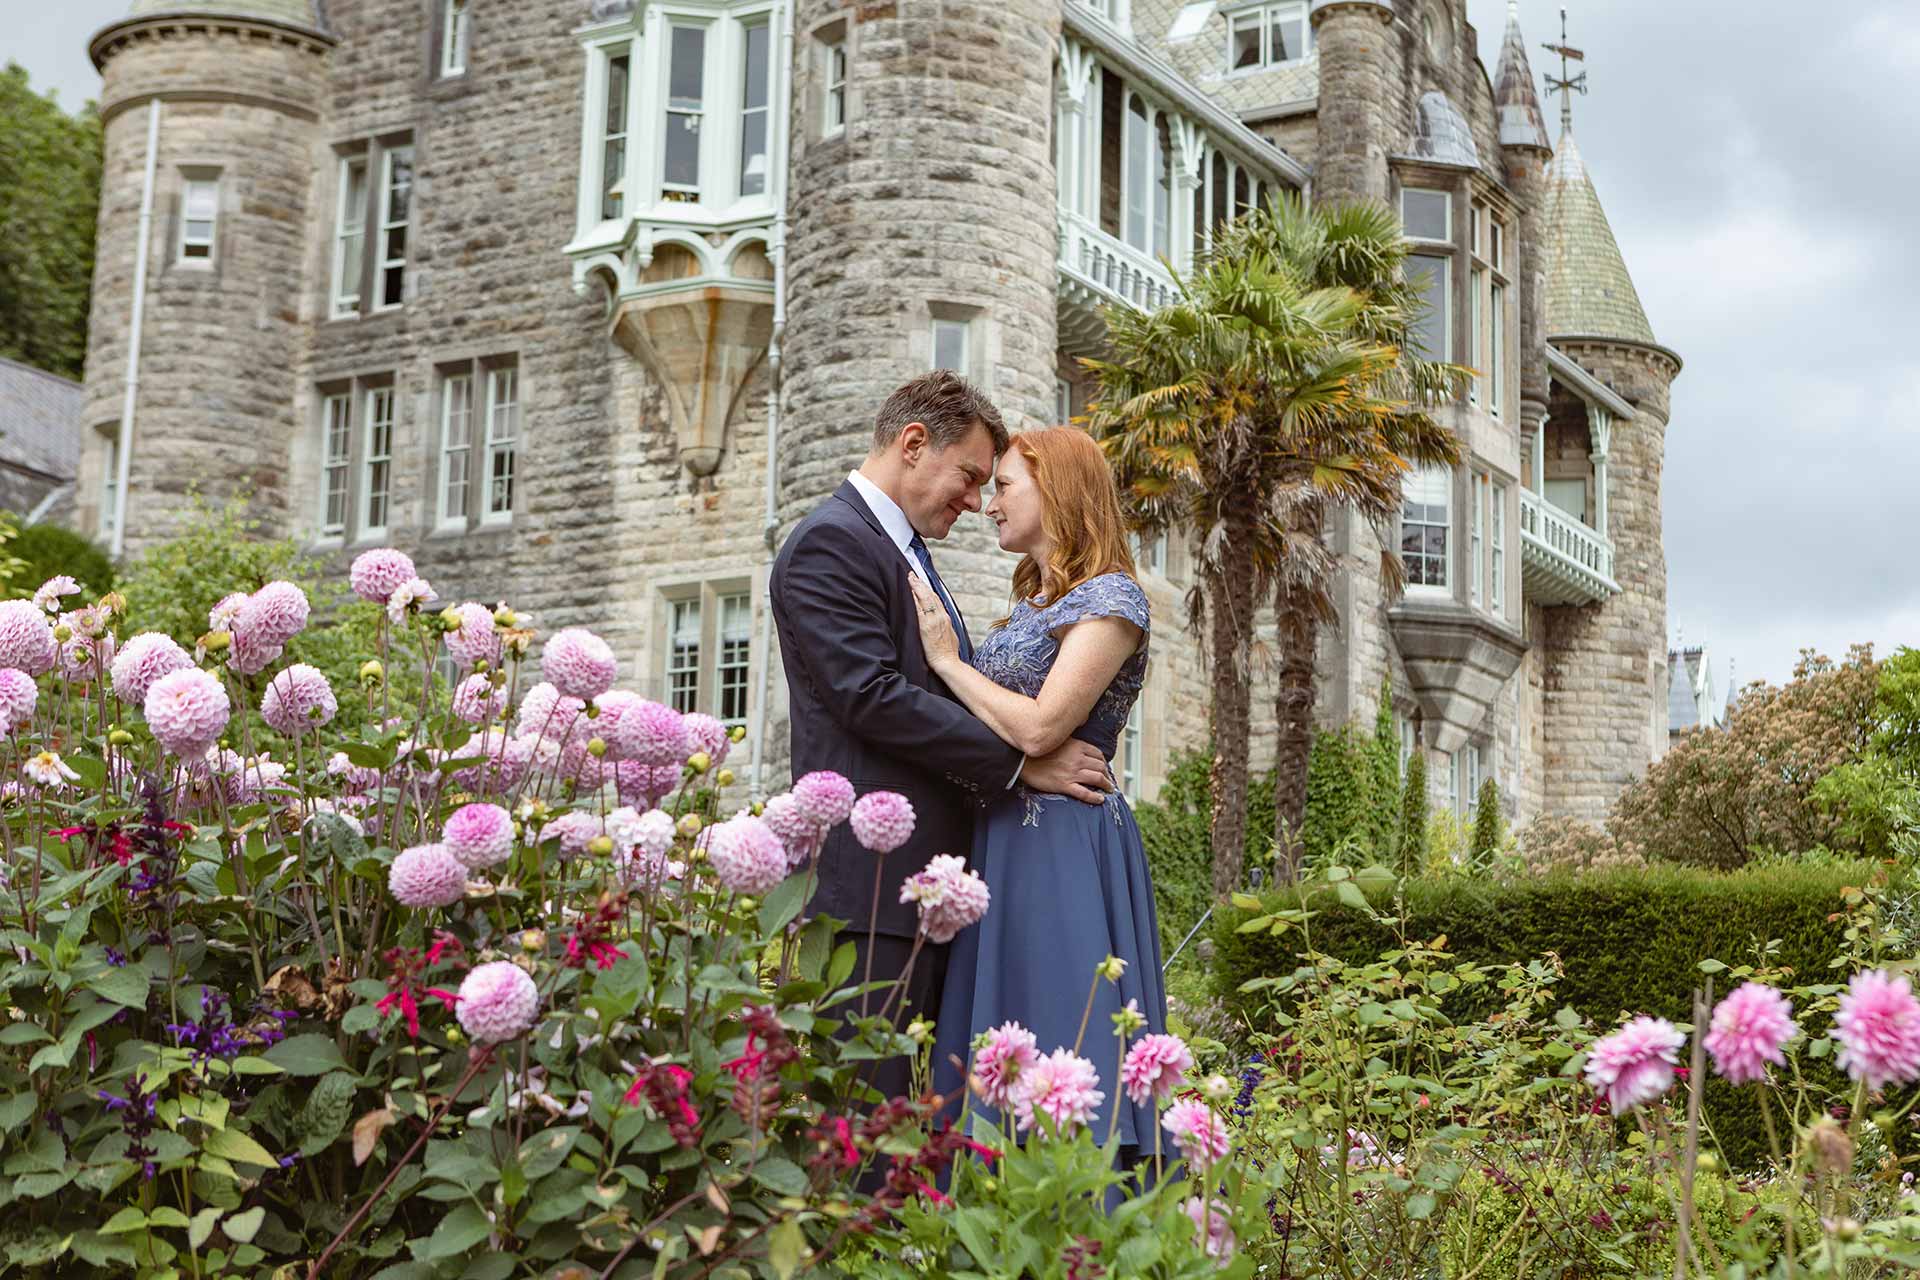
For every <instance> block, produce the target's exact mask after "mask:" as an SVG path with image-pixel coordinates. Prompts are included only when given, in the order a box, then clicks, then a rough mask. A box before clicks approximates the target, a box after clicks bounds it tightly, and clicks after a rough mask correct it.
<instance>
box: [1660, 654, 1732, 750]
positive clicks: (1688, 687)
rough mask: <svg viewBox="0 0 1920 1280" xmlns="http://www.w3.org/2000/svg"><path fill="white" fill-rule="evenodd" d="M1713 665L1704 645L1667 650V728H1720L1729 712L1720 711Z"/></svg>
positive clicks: (1675, 729) (1670, 731) (1676, 730)
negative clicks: (1716, 707)
mask: <svg viewBox="0 0 1920 1280" xmlns="http://www.w3.org/2000/svg"><path fill="white" fill-rule="evenodd" d="M1715 700H1716V695H1715V693H1714V688H1713V667H1712V665H1711V663H1710V660H1709V659H1708V658H1707V651H1706V649H1705V648H1704V647H1700V648H1687V649H1669V650H1667V731H1668V732H1669V733H1678V732H1679V731H1680V730H1682V729H1693V728H1718V727H1720V726H1722V725H1724V724H1725V723H1726V713H1725V712H1724V711H1719V712H1716V711H1715V709H1714V706H1713V704H1714V702H1715Z"/></svg>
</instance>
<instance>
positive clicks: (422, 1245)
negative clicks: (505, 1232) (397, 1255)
mask: <svg viewBox="0 0 1920 1280" xmlns="http://www.w3.org/2000/svg"><path fill="white" fill-rule="evenodd" d="M492 1230H493V1225H492V1224H491V1223H489V1222H488V1221H487V1217H486V1215H485V1214H483V1213H481V1212H480V1210H479V1209H478V1208H476V1207H475V1206H473V1205H472V1204H460V1205H456V1206H454V1209H453V1211H452V1212H451V1213H449V1214H447V1216H446V1217H444V1218H442V1219H440V1225H439V1226H437V1227H435V1228H434V1229H433V1234H432V1235H430V1236H428V1237H427V1238H426V1239H424V1240H416V1241H414V1242H413V1256H414V1257H415V1258H416V1259H417V1260H419V1261H421V1262H430V1261H432V1260H433V1259H435V1258H451V1257H453V1256H455V1255H456V1254H462V1253H465V1252H466V1251H467V1250H469V1249H471V1248H473V1246H475V1245H477V1244H479V1243H480V1242H481V1241H482V1240H485V1239H486V1238H487V1236H488V1235H489V1234H490V1233H491V1232H492Z"/></svg>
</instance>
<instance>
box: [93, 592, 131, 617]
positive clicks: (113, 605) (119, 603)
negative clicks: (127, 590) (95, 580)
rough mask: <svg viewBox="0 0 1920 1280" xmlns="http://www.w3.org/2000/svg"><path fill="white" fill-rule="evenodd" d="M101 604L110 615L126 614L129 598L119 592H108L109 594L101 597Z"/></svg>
mask: <svg viewBox="0 0 1920 1280" xmlns="http://www.w3.org/2000/svg"><path fill="white" fill-rule="evenodd" d="M99 603H100V607H101V608H102V609H105V610H106V611H107V612H108V613H125V612H126V611H127V598H126V597H125V596H123V595H121V594H120V593H119V592H118V591H109V592H107V594H105V595H103V596H101V597H100V602H99Z"/></svg>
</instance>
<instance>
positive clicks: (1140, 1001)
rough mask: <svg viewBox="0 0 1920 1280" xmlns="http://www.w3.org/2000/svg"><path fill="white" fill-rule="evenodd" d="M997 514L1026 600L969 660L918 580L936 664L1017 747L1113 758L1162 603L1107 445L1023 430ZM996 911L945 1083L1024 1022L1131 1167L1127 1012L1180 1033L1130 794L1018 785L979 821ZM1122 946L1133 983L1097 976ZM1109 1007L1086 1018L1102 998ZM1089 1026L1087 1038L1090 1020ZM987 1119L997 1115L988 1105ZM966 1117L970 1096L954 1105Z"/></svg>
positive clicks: (978, 939)
mask: <svg viewBox="0 0 1920 1280" xmlns="http://www.w3.org/2000/svg"><path fill="white" fill-rule="evenodd" d="M994 490H995V492H994V497H993V501H992V502H991V503H989V504H988V506H987V509H986V514H987V515H988V516H989V517H990V518H991V519H992V520H993V521H994V523H995V524H997V525H998V526H999V531H1000V546H1001V548H1002V549H1003V550H1007V551H1013V552H1018V553H1020V555H1021V557H1022V558H1021V560H1020V563H1019V565H1018V567H1016V568H1015V570H1014V575H1013V604H1012V612H1011V613H1010V614H1009V616H1008V617H1006V618H1004V619H1002V620H1001V621H1000V622H997V623H995V624H994V627H993V630H992V631H991V632H990V633H989V635H988V637H987V639H986V640H985V641H984V642H983V643H981V644H980V645H979V646H978V648H977V649H976V650H975V652H974V656H973V662H972V664H971V665H969V664H968V663H966V662H963V661H962V660H961V659H960V657H959V652H958V646H957V644H956V643H955V640H954V636H953V629H952V626H951V624H950V623H949V622H948V620H947V612H946V610H945V609H944V608H943V607H942V606H941V605H940V602H939V600H938V598H937V597H935V596H934V595H933V593H932V592H931V591H928V590H927V589H926V586H925V584H924V583H922V582H920V581H919V580H918V578H917V577H916V578H915V579H914V582H913V585H914V591H915V594H916V595H917V596H918V597H919V600H920V608H919V612H918V618H919V623H920V629H921V634H922V638H923V640H924V641H925V643H926V651H927V656H928V659H929V661H930V663H931V664H932V667H933V671H934V673H935V674H936V675H938V676H939V677H940V679H941V680H943V681H944V682H945V683H946V685H947V687H948V688H949V689H951V690H952V691H953V693H954V696H956V697H957V698H959V699H960V701H961V702H963V703H964V704H965V705H966V707H967V709H968V710H970V711H972V712H973V714H974V715H976V716H978V717H979V718H980V719H981V720H982V721H984V722H985V723H986V724H987V725H988V727H990V728H991V729H993V731H994V732H995V733H997V734H999V736H1000V737H1001V738H1002V739H1004V740H1005V741H1006V742H1007V743H1009V744H1011V745H1012V746H1015V747H1018V748H1019V749H1020V750H1022V751H1024V752H1026V753H1027V754H1028V755H1042V754H1044V753H1046V752H1048V751H1051V750H1053V749H1054V748H1055V747H1057V746H1058V745H1059V744H1060V743H1062V742H1064V741H1066V739H1067V738H1069V737H1075V738H1079V739H1081V740H1082V741H1085V742H1089V743H1091V744H1093V745H1094V746H1095V747H1097V748H1098V749H1099V750H1100V751H1101V752H1102V753H1104V754H1105V755H1106V756H1107V757H1108V758H1109V759H1111V758H1112V757H1113V753H1114V748H1115V747H1116V746H1117V745H1118V743H1119V739H1120V734H1121V732H1122V730H1123V729H1124V728H1125V726H1126V723H1127V716H1128V714H1129V713H1130V712H1131V711H1132V709H1133V703H1134V700H1135V699H1136V698H1138V697H1139V695H1140V686H1141V682H1142V680H1143V678H1144V677H1145V674H1146V668H1147V637H1148V617H1147V597H1146V593H1145V592H1143V591H1142V590H1141V589H1140V584H1139V583H1138V582H1136V581H1135V580H1134V577H1133V574H1134V566H1133V556H1132V553H1131V551H1130V550H1129V547H1128V539H1127V530H1126V525H1125V522H1124V520H1123V518H1122V516H1121V512H1120V496H1119V492H1118V490H1117V488H1116V486H1115V484H1114V479H1113V472H1112V470H1111V468H1110V467H1109V466H1108V465H1107V461H1106V459H1105V458H1104V457H1103V456H1102V454H1101V452H1100V448H1099V446H1098V445H1096V444H1095V443H1094V442H1093V440H1092V439H1091V438H1090V437H1088V436H1087V435H1086V434H1085V433H1084V432H1082V431H1079V430H1077V429H1075V428H1072V427H1049V428H1046V429H1044V430H1038V431H1029V432H1024V433H1022V434H1020V435H1017V436H1015V437H1014V439H1013V442H1012V444H1011V446H1010V447H1009V448H1008V449H1007V451H1006V452H1005V453H1004V454H1002V455H1001V457H1000V460H999V464H998V466H997V467H996V468H995V472H994ZM969 861H970V863H971V865H972V867H973V869H974V870H976V871H978V872H979V873H980V875H981V877H982V878H983V879H984V880H985V881H986V883H987V887H988V889H989V891H990V892H991V895H992V897H991V904H990V906H989V907H988V909H987V913H986V915H985V916H984V917H983V918H982V919H981V921H980V923H979V924H977V925H974V926H973V927H972V928H969V929H966V930H964V931H962V932H961V933H960V935H959V936H958V937H956V938H955V939H954V941H953V946H952V950H951V952H950V953H949V957H948V964H947V975H946V985H945V989H944V991H943V993H942V995H941V1003H940V1019H939V1024H938V1028H937V1031H936V1035H935V1049H934V1058H933V1067H934V1076H933V1081H934V1088H935V1089H937V1090H939V1091H940V1092H942V1093H945V1094H948V1095H949V1096H951V1097H954V1098H956V1099H957V1098H958V1097H959V1096H960V1092H959V1091H960V1090H962V1089H963V1087H964V1080H965V1076H964V1075H963V1073H962V1071H961V1069H960V1068H959V1067H958V1066H956V1065H955V1063H954V1059H958V1060H959V1061H960V1062H969V1061H970V1055H969V1049H970V1045H971V1043H972V1041H973V1038H974V1037H975V1036H976V1035H977V1034H979V1033H980V1032H981V1031H984V1030H986V1029H988V1028H990V1027H996V1026H999V1025H1000V1024H1002V1023H1006V1022H1017V1023H1019V1024H1020V1025H1021V1026H1023V1027H1025V1028H1027V1029H1028V1030H1029V1031H1031V1032H1033V1034H1034V1036H1035V1037H1036V1039H1037V1040H1038V1042H1039V1051H1040V1052H1041V1053H1042V1054H1047V1053H1050V1052H1052V1051H1053V1050H1054V1049H1055V1048H1068V1049H1071V1048H1073V1047H1074V1044H1075V1042H1076V1040H1078V1041H1079V1045H1080V1048H1079V1052H1080V1053H1081V1055H1082V1056H1083V1057H1085V1058H1087V1059H1088V1060H1090V1061H1091V1062H1092V1063H1093V1064H1094V1066H1095V1067H1096V1069H1097V1070H1098V1071H1099V1073H1100V1088H1101V1090H1102V1092H1104V1094H1105V1095H1106V1096H1105V1098H1104V1099H1103V1101H1102V1102H1101V1104H1100V1106H1099V1109H1098V1113H1097V1115H1096V1116H1095V1117H1094V1118H1093V1121H1092V1130H1093V1135H1094V1137H1095V1138H1096V1139H1097V1140H1099V1141H1102V1142H1104V1141H1106V1139H1107V1135H1108V1133H1109V1126H1110V1125H1111V1124H1112V1123H1113V1117H1114V1109H1115V1108H1116V1107H1117V1108H1118V1109H1119V1121H1118V1123H1119V1129H1118V1132H1119V1136H1120V1142H1121V1144H1122V1146H1123V1148H1124V1147H1132V1148H1133V1149H1134V1150H1133V1152H1126V1151H1124V1150H1123V1152H1122V1160H1123V1163H1127V1162H1131V1160H1132V1159H1133V1158H1134V1157H1135V1155H1136V1154H1137V1153H1138V1152H1140V1151H1142V1150H1151V1149H1152V1147H1153V1134H1152V1131H1153V1128H1154V1125H1155V1123H1156V1120H1155V1114H1154V1108H1153V1104H1152V1101H1151V1099H1149V1101H1148V1102H1147V1104H1146V1105H1144V1106H1141V1105H1136V1104H1134V1103H1133V1102H1131V1101H1129V1100H1128V1098H1127V1097H1126V1094H1125V1092H1124V1091H1123V1090H1122V1088H1121V1085H1120V1080H1119V1072H1118V1066H1119V1061H1120V1052H1121V1048H1122V1046H1121V1045H1120V1043H1119V1042H1118V1041H1117V1040H1116V1039H1115V1037H1114V1023H1113V1015H1114V1014H1116V1013H1118V1012H1120V1011H1121V1009H1122V1008H1123V1007H1125V1006H1126V1005H1127V1004H1128V1003H1129V1002H1132V1003H1133V1004H1134V1005H1135V1006H1136V1007H1137V1008H1138V1010H1139V1012H1140V1014H1141V1015H1142V1017H1143V1019H1144V1025H1143V1026H1141V1027H1140V1029H1139V1030H1138V1031H1136V1032H1135V1033H1134V1035H1135V1036H1141V1035H1147V1034H1150V1033H1157V1032H1163V1031H1165V1030H1166V991H1165V988H1164V986H1163V984H1162V982H1161V978H1160V929H1159V924H1158V922H1157V920H1156V918H1155V915H1154V905H1153V884H1152V881H1151V879H1150V878H1149V876H1148V873H1147V858H1146V852H1145V850H1144V848H1143V847H1142V846H1141V842H1140V831H1139V828H1138V827H1136V826H1135V825H1134V821H1133V812H1132V810H1130V809H1129V808H1128V807H1127V801H1126V798H1125V797H1124V796H1122V795H1121V794H1120V792H1119V789H1118V788H1117V787H1116V788H1115V789H1114V790H1113V791H1112V792H1111V793H1110V794H1108V795H1107V797H1106V800H1105V801H1104V803H1101V804H1097V805H1089V804H1085V803H1083V802H1081V801H1079V800H1074V799H1071V798H1069V797H1066V796H1056V795H1042V794H1040V793H1038V792H1031V791H1027V790H1026V789H1025V788H1023V787H1018V786H1016V787H1015V788H1013V789H1012V790H1010V791H1008V792H1007V793H1006V794H1005V795H1003V796H998V797H994V798H992V799H990V800H989V801H988V802H987V807H986V809H985V811H984V812H983V813H981V814H980V815H979V816H978V817H977V818H976V820H975V822H974V836H973V852H972V857H971V858H970V859H969ZM1109 956H1117V957H1118V958H1119V959H1121V960H1122V961H1124V962H1125V969H1124V971H1123V972H1122V973H1121V975H1120V978H1119V980H1118V982H1111V981H1106V980H1101V981H1098V982H1097V983H1096V980H1095V970H1096V967H1097V966H1099V965H1100V963H1101V962H1102V961H1103V960H1105V959H1106V958H1107V957H1109ZM1090 990H1091V991H1092V994H1093V1007H1092V1011H1091V1013H1090V1014H1089V1013H1088V1008H1087V1006H1088V993H1089V991H1090ZM1083 1025H1084V1027H1085V1033H1084V1037H1082V1032H1081V1028H1082V1026H1083ZM971 1105H972V1107H973V1112H974V1114H975V1116H977V1117H979V1119H977V1120H976V1121H975V1124H976V1125H977V1124H979V1123H981V1122H985V1123H986V1124H988V1125H990V1126H992V1127H994V1128H997V1127H998V1125H999V1123H1000V1118H999V1116H998V1115H997V1114H996V1113H995V1112H994V1111H993V1110H992V1108H990V1107H986V1106H985V1105H984V1104H983V1103H982V1102H981V1101H980V1100H979V1099H978V1098H977V1097H976V1098H975V1099H973V1101H972V1104H971ZM953 1108H954V1110H955V1111H956V1112H957V1110H958V1103H957V1102H955V1103H954V1104H953Z"/></svg>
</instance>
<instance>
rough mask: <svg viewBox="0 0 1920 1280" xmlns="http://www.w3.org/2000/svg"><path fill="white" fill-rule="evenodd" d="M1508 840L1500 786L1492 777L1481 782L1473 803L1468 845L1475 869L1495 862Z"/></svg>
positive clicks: (1471, 863)
mask: <svg viewBox="0 0 1920 1280" xmlns="http://www.w3.org/2000/svg"><path fill="white" fill-rule="evenodd" d="M1506 842H1507V824H1506V822H1505V820H1504V819H1502V818H1501V816H1500V788H1499V787H1497V786H1495V785H1494V781H1493V779H1492V778H1488V779H1486V780H1485V781H1484V782H1482V783H1481V784H1480V794H1479V796H1478V797H1477V798H1476V799H1475V800H1474V804H1473V839H1472V841H1471V842H1470V843H1469V844H1468V846H1467V861H1468V863H1469V865H1471V866H1472V867H1473V868H1474V870H1476V871H1478V870H1482V869H1484V868H1486V867H1489V866H1491V865H1492V864H1493V858H1494V855H1495V854H1497V853H1499V852H1500V846H1501V845H1503V844H1505V843H1506Z"/></svg>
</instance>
